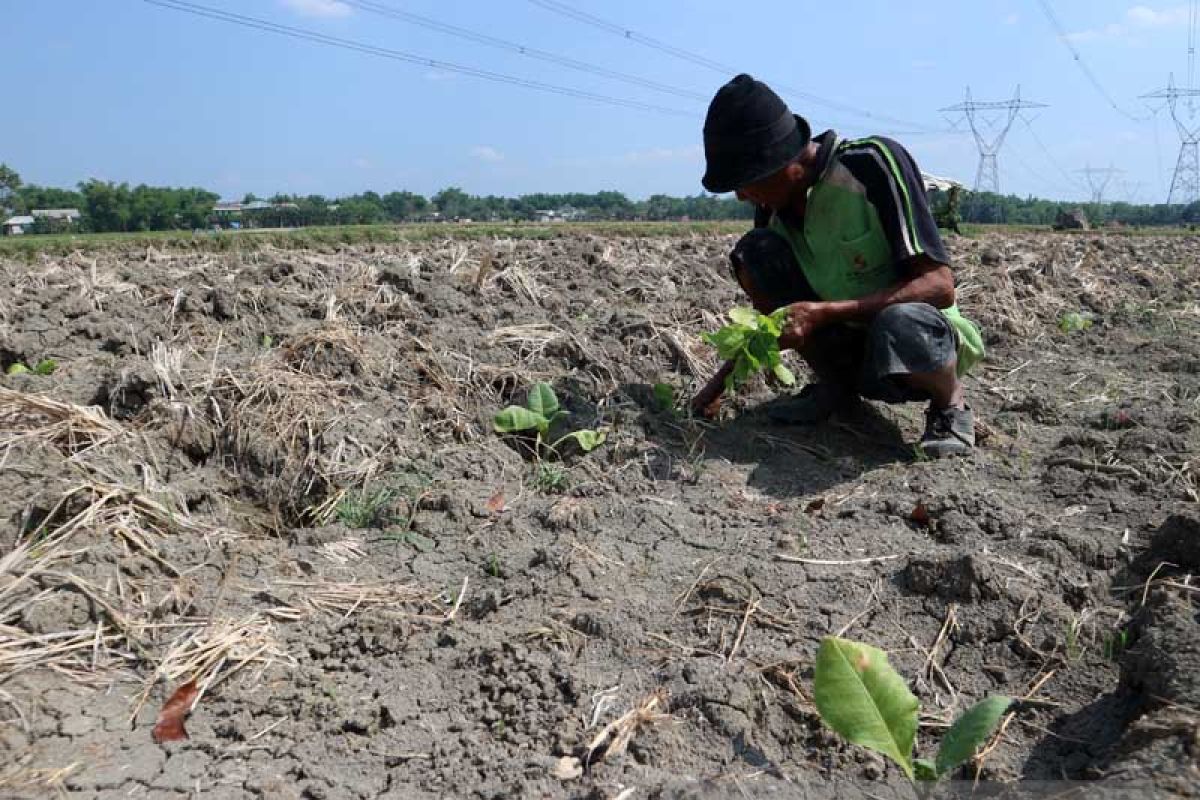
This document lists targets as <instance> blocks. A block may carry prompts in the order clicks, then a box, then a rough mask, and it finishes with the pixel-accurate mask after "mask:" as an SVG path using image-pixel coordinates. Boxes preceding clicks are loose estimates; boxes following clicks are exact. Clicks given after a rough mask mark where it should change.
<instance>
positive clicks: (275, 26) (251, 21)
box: [143, 0, 696, 119]
mask: <svg viewBox="0 0 1200 800" xmlns="http://www.w3.org/2000/svg"><path fill="white" fill-rule="evenodd" d="M143 2H145V3H149V4H150V5H153V6H159V7H161V8H166V9H170V10H173V11H180V12H183V13H185V14H191V15H193V16H198V17H208V18H209V19H214V20H219V21H221V22H227V23H230V24H232V25H240V26H242V27H244V28H251V29H255V30H259V31H264V32H267V33H274V34H277V35H279V36H286V37H289V38H292V39H298V40H302V41H308V42H313V43H315V44H323V45H327V46H329V47H339V48H342V49H343V50H352V51H355V52H358V53H364V54H366V55H373V56H377V57H379V58H387V59H391V60H393V61H401V62H404V63H408V64H417V65H420V66H424V67H431V68H433V69H440V70H444V71H446V72H454V73H458V74H460V75H468V76H470V77H473V78H481V79H483V80H488V81H493V82H495V83H503V84H508V85H510V86H520V87H522V88H525V89H534V90H536V91H541V92H548V93H550V94H557V95H562V96H564V97H573V98H576V99H579V100H592V101H595V102H598V103H606V104H608V105H613V106H621V107H624V108H632V109H635V110H638V111H650V112H653V113H657V114H665V115H668V116H675V117H686V118H688V119H695V116H696V115H695V113H694V112H690V111H682V110H680V109H674V108H666V107H663V106H659V105H654V104H652V103H643V102H639V101H637V100H629V99H626V98H622V97H612V96H610V95H603V94H597V93H595V92H588V91H584V90H582V89H572V88H570V87H567V86H559V85H557V84H553V83H543V82H542V81H534V80H529V79H527V78H520V77H517V76H514V75H507V74H505V73H502V72H493V71H491V70H484V69H479V68H477V67H470V66H465V65H463V64H456V63H453V62H450V61H442V60H440V59H435V58H428V57H426V56H421V55H417V54H415V53H408V52H404V51H402V50H393V49H390V48H386V47H376V46H375V45H370V44H365V43H363V42H357V41H354V40H352V39H343V38H340V37H337V36H328V35H326V34H323V33H317V32H316V31H310V30H307V29H305V28H296V27H293V26H291V25H282V24H279V23H277V22H270V21H268V20H264V19H259V18H257V17H248V16H245V15H243V14H235V13H233V12H231V11H222V10H220V9H216V8H210V7H209V6H203V5H200V4H198V3H190V2H187V1H186V0H143Z"/></svg>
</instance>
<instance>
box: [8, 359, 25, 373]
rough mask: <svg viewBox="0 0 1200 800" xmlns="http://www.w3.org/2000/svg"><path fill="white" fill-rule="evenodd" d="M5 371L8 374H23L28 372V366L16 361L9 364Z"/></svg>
mask: <svg viewBox="0 0 1200 800" xmlns="http://www.w3.org/2000/svg"><path fill="white" fill-rule="evenodd" d="M5 372H6V373H7V374H9V375H25V374H27V373H28V372H29V367H27V366H25V365H24V364H22V363H20V362H18V363H16V364H10V365H9V367H8V369H7V370H5Z"/></svg>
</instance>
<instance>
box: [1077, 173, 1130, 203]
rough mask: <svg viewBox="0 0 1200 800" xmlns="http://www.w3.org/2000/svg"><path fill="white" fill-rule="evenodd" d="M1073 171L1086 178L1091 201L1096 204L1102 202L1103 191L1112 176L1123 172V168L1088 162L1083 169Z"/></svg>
mask: <svg viewBox="0 0 1200 800" xmlns="http://www.w3.org/2000/svg"><path fill="white" fill-rule="evenodd" d="M1075 171H1076V172H1078V173H1080V174H1081V175H1083V177H1084V178H1086V179H1087V184H1088V188H1089V189H1091V190H1092V202H1093V203H1095V204H1096V205H1100V204H1101V203H1103V202H1104V191H1105V190H1106V189H1107V188H1108V184H1109V182H1110V181H1111V180H1112V179H1113V177H1114V176H1116V175H1120V174H1121V173H1122V172H1124V170H1120V169H1116V168H1114V167H1112V166H1108V167H1093V166H1091V165H1090V164H1089V165H1088V166H1086V167H1084V168H1083V169H1077V170H1075Z"/></svg>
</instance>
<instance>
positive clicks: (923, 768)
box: [913, 758, 938, 781]
mask: <svg viewBox="0 0 1200 800" xmlns="http://www.w3.org/2000/svg"><path fill="white" fill-rule="evenodd" d="M913 773H915V774H916V776H917V780H919V781H936V780H937V779H938V773H937V766H935V765H934V763H933V762H932V761H930V760H929V759H928V758H914V759H913Z"/></svg>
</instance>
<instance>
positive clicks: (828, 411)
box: [767, 383, 854, 425]
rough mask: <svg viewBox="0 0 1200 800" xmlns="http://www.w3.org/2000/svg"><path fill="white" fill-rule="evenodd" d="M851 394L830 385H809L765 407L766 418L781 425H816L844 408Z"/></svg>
mask: <svg viewBox="0 0 1200 800" xmlns="http://www.w3.org/2000/svg"><path fill="white" fill-rule="evenodd" d="M853 397H854V396H853V394H851V393H850V392H848V391H846V390H845V389H843V388H841V387H840V386H835V385H833V384H832V383H810V384H808V385H807V386H805V387H804V388H803V389H801V390H800V391H799V392H798V393H796V394H794V395H792V396H791V397H785V398H782V399H780V400H776V401H775V402H773V403H771V404H770V405H768V406H767V417H769V418H770V419H771V421H772V422H778V423H779V424H781V425H816V424H818V423H821V422H824V421H825V420H827V419H829V417H830V416H831V415H832V414H833V412H834V411H837V410H838V409H839V408H842V407H844V406H846V405H847V404H848V403H849V402H850V401H851V400H852V399H853Z"/></svg>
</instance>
